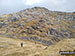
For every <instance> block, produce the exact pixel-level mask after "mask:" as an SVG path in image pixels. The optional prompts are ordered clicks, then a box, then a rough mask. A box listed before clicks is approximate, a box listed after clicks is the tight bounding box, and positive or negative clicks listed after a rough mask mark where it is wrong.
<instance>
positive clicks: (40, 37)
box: [0, 7, 75, 45]
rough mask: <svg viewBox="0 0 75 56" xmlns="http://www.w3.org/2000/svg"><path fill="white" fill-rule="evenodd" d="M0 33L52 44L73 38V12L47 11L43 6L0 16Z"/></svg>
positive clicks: (74, 30) (74, 19) (74, 29)
mask: <svg viewBox="0 0 75 56" xmlns="http://www.w3.org/2000/svg"><path fill="white" fill-rule="evenodd" d="M0 35H6V36H7V37H10V38H17V39H21V40H29V41H34V42H39V43H41V44H44V45H52V44H54V43H56V42H59V41H60V40H62V39H65V38H69V39H70V38H75V12H73V13H66V12H57V11H49V10H48V9H46V8H43V7H34V8H28V9H25V10H21V11H19V12H16V13H13V14H5V15H2V16H0Z"/></svg>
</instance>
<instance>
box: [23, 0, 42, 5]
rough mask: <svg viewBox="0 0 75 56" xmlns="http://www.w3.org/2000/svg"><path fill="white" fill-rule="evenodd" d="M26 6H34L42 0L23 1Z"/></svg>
mask: <svg viewBox="0 0 75 56" xmlns="http://www.w3.org/2000/svg"><path fill="white" fill-rule="evenodd" d="M23 1H24V3H25V4H26V5H34V4H37V3H40V2H41V1H42V0H38V1H37V0H23Z"/></svg>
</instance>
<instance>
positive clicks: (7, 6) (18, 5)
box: [0, 0, 75, 15]
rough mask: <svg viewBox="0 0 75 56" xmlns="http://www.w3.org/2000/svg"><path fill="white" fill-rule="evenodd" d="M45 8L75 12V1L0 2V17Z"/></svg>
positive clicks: (3, 0) (21, 0)
mask: <svg viewBox="0 0 75 56" xmlns="http://www.w3.org/2000/svg"><path fill="white" fill-rule="evenodd" d="M35 6H37V7H45V8H48V9H49V10H52V11H65V12H73V11H75V0H0V15H1V14H7V13H13V12H17V11H20V10H23V9H26V8H32V7H35Z"/></svg>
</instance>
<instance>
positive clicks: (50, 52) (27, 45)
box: [0, 36, 75, 56]
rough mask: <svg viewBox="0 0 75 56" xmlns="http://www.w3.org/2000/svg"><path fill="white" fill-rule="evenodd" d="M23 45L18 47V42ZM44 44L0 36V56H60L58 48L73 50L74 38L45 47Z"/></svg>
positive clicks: (74, 45)
mask: <svg viewBox="0 0 75 56" xmlns="http://www.w3.org/2000/svg"><path fill="white" fill-rule="evenodd" d="M21 42H23V43H24V47H20V43H21ZM45 48H46V46H43V45H41V44H36V45H35V43H34V42H29V41H21V40H18V39H11V38H7V37H5V36H0V56H60V55H59V50H60V49H61V50H63V51H66V50H69V51H72V50H75V39H65V40H62V41H60V42H59V43H57V44H55V45H52V46H50V47H48V48H47V49H45Z"/></svg>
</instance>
